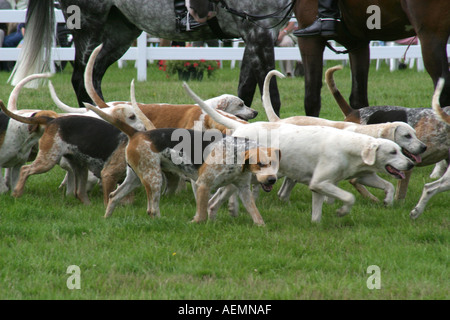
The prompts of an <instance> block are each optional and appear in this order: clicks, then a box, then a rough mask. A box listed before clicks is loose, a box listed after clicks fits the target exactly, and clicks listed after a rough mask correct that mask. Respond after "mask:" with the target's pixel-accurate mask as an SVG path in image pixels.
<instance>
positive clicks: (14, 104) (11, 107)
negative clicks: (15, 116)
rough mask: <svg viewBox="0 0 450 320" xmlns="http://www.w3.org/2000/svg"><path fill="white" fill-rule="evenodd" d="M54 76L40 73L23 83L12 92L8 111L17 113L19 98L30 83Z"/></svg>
mask: <svg viewBox="0 0 450 320" xmlns="http://www.w3.org/2000/svg"><path fill="white" fill-rule="evenodd" d="M51 76H52V75H51V74H50V73H38V74H32V75H30V76H28V77H26V78H24V79H22V80H21V81H19V83H18V84H17V85H16V86H15V87H14V89H13V90H12V91H11V94H10V95H9V99H8V110H10V111H17V99H18V98H19V93H20V90H22V88H23V87H24V86H25V85H26V84H27V83H28V82H30V81H33V80H35V79H42V78H50V77H51Z"/></svg>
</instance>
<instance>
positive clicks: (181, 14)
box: [174, 0, 207, 32]
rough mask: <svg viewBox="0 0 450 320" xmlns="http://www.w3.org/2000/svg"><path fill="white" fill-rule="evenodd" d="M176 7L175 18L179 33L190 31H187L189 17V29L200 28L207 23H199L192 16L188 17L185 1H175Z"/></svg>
mask: <svg viewBox="0 0 450 320" xmlns="http://www.w3.org/2000/svg"><path fill="white" fill-rule="evenodd" d="M174 6H175V18H176V27H177V32H185V31H190V30H188V29H187V25H188V20H187V19H188V17H189V29H195V28H199V27H201V26H204V25H206V24H207V23H199V22H197V21H196V20H195V19H194V18H192V17H191V15H189V16H188V10H187V8H186V4H185V0H174Z"/></svg>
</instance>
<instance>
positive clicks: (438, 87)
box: [431, 78, 450, 124]
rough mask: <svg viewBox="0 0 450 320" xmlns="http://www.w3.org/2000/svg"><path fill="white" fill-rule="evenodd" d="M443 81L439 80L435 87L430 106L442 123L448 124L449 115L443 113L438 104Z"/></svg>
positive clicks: (449, 122)
mask: <svg viewBox="0 0 450 320" xmlns="http://www.w3.org/2000/svg"><path fill="white" fill-rule="evenodd" d="M444 83H445V80H444V79H443V78H439V81H438V83H437V85H436V90H435V91H434V95H433V100H432V103H431V105H432V106H433V110H434V112H436V115H437V116H438V117H439V118H440V119H441V120H442V121H444V122H446V123H448V124H450V115H449V114H447V113H445V111H444V110H443V109H442V108H441V104H440V103H439V98H440V96H441V92H442V89H443V88H444Z"/></svg>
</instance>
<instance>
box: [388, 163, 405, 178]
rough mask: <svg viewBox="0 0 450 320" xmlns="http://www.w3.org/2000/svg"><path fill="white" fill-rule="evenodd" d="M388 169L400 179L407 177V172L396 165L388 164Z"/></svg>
mask: <svg viewBox="0 0 450 320" xmlns="http://www.w3.org/2000/svg"><path fill="white" fill-rule="evenodd" d="M386 170H387V171H388V172H389V173H390V174H392V175H393V176H394V177H396V178H398V179H405V174H404V173H403V172H401V171H399V170H397V169H395V168H394V167H392V166H390V165H387V166H386Z"/></svg>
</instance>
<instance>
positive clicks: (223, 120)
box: [183, 82, 244, 130]
mask: <svg viewBox="0 0 450 320" xmlns="http://www.w3.org/2000/svg"><path fill="white" fill-rule="evenodd" d="M183 88H184V89H185V90H186V92H187V93H188V94H189V95H190V96H191V98H192V99H193V100H194V101H195V102H196V103H197V104H198V106H199V107H200V108H202V109H203V111H205V112H206V113H207V114H208V115H209V116H210V117H211V118H212V119H213V120H214V121H216V122H218V123H220V124H221V125H223V126H225V127H227V128H228V129H233V130H234V129H237V128H239V127H240V126H242V125H244V124H242V123H240V122H237V121H236V120H232V119H230V118H227V117H225V116H223V115H221V114H220V113H219V112H217V111H216V110H215V109H213V108H212V107H210V106H209V105H207V104H206V103H205V102H204V101H203V100H202V99H201V98H200V97H199V96H197V95H196V94H195V93H194V91H192V90H191V88H189V86H188V85H187V83H186V82H184V83H183Z"/></svg>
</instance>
